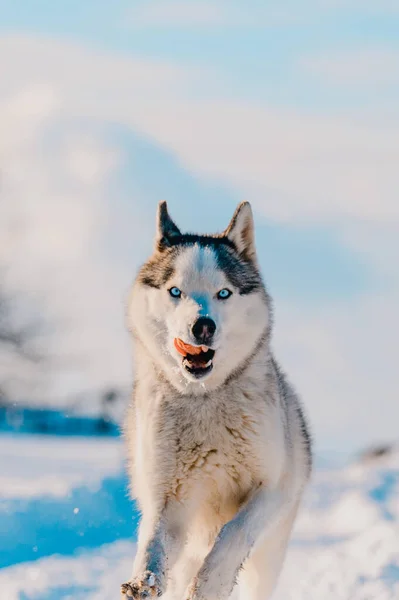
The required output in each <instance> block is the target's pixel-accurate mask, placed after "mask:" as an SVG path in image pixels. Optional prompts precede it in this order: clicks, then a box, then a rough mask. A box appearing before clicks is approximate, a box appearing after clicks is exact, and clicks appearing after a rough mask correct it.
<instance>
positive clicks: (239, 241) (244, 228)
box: [224, 202, 256, 260]
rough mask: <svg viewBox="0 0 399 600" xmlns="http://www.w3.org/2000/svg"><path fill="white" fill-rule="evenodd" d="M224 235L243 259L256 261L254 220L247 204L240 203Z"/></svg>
mask: <svg viewBox="0 0 399 600" xmlns="http://www.w3.org/2000/svg"><path fill="white" fill-rule="evenodd" d="M224 235H225V236H226V237H227V238H228V239H229V240H230V241H231V242H233V244H234V245H235V247H236V248H237V250H238V252H239V253H240V254H242V256H243V257H244V258H246V259H248V260H256V250H255V231H254V219H253V216H252V209H251V205H250V203H249V202H241V204H239V205H238V206H237V208H236V210H235V213H234V215H233V218H232V219H231V221H230V223H229V225H228V227H227V229H225V231H224Z"/></svg>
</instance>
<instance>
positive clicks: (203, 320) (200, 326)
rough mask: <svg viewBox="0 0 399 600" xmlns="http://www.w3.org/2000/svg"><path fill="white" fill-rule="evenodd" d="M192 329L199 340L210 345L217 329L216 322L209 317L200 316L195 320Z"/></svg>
mask: <svg viewBox="0 0 399 600" xmlns="http://www.w3.org/2000/svg"><path fill="white" fill-rule="evenodd" d="M191 331H192V332H193V336H194V337H195V339H196V340H197V342H199V343H201V344H205V345H208V344H209V343H210V341H211V340H212V338H213V335H214V333H215V331H216V323H215V321H213V320H212V319H210V318H209V317H200V318H199V319H197V320H196V321H195V323H194V325H193V326H192V329H191Z"/></svg>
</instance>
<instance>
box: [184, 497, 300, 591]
mask: <svg viewBox="0 0 399 600" xmlns="http://www.w3.org/2000/svg"><path fill="white" fill-rule="evenodd" d="M289 505H290V501H289V498H288V496H286V494H285V493H284V492H282V491H281V490H268V489H267V488H265V487H264V486H260V487H259V488H258V489H257V490H256V491H255V492H254V494H252V495H251V496H250V498H249V500H248V501H247V502H246V503H245V504H244V505H243V506H242V507H241V509H240V510H239V511H238V513H237V514H236V516H235V517H234V518H233V519H232V520H231V521H229V522H228V523H226V525H224V526H223V527H222V529H221V530H220V533H219V535H218V537H217V538H216V541H215V544H214V546H213V548H212V550H211V551H210V552H209V554H208V555H207V557H206V558H205V561H204V563H203V565H202V567H201V569H200V570H199V572H198V574H197V576H196V577H195V579H194V581H193V582H192V584H191V586H190V588H189V590H188V592H187V594H186V599H185V600H227V598H229V596H230V595H231V592H232V590H233V587H234V585H235V583H236V581H237V575H238V573H239V571H240V569H241V567H242V565H243V563H244V561H245V560H246V558H247V557H248V556H249V554H250V552H251V550H252V549H253V547H254V546H255V544H256V543H257V541H258V540H260V539H261V538H263V537H264V536H266V535H268V533H269V532H270V531H271V530H272V528H273V527H274V526H275V525H277V524H278V522H279V521H280V519H281V518H282V517H283V516H284V515H285V513H286V512H287V509H289Z"/></svg>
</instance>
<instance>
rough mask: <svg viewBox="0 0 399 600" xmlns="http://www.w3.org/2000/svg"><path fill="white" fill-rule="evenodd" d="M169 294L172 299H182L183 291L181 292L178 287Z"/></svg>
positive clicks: (173, 288)
mask: <svg viewBox="0 0 399 600" xmlns="http://www.w3.org/2000/svg"><path fill="white" fill-rule="evenodd" d="M169 294H170V295H171V296H172V298H180V297H181V290H179V288H178V287H172V288H170V290H169Z"/></svg>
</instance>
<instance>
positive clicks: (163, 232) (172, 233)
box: [156, 200, 181, 252]
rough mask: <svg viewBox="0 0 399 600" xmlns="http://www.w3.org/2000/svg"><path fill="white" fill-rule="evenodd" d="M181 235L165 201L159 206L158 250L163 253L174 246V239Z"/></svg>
mask: <svg viewBox="0 0 399 600" xmlns="http://www.w3.org/2000/svg"><path fill="white" fill-rule="evenodd" d="M178 235H181V232H180V229H179V228H178V227H177V225H175V223H174V221H172V219H171V218H170V216H169V213H168V205H167V204H166V201H165V200H161V202H160V203H159V204H158V211H157V236H156V248H157V249H158V250H159V251H160V252H162V251H163V250H165V249H166V248H169V247H170V246H171V245H172V239H173V237H176V236H178Z"/></svg>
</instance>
